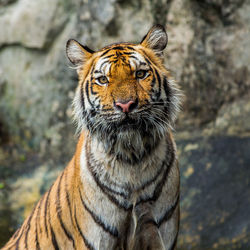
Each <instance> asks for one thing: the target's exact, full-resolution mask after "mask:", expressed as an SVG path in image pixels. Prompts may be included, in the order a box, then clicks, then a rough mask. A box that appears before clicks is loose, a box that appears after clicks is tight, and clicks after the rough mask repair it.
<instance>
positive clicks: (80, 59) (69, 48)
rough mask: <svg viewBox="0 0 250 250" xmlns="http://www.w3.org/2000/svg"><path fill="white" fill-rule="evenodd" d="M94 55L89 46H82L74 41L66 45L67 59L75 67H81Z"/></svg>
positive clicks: (69, 41) (71, 40)
mask: <svg viewBox="0 0 250 250" xmlns="http://www.w3.org/2000/svg"><path fill="white" fill-rule="evenodd" d="M93 53H94V51H93V50H91V49H90V48H88V47H87V46H84V45H82V44H80V43H79V42H77V41H76V40H74V39H70V40H68V42H67V44H66V54H67V57H68V58H69V60H70V61H71V62H72V63H73V64H74V65H77V66H79V65H82V64H84V63H85V61H86V60H87V59H89V58H90V57H91V56H92V54H93Z"/></svg>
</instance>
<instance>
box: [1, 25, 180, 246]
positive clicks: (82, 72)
mask: <svg viewBox="0 0 250 250" xmlns="http://www.w3.org/2000/svg"><path fill="white" fill-rule="evenodd" d="M166 44H167V34H166V32H165V30H164V28H163V27H162V26H160V25H156V26H153V27H152V28H151V29H150V31H149V32H148V34H147V35H146V36H145V37H144V38H143V40H142V42H141V43H140V44H132V43H119V44H113V45H110V46H107V47H105V48H103V49H101V50H100V51H97V52H94V51H92V50H90V49H89V48H87V47H86V46H82V45H81V44H79V43H78V42H76V41H75V40H69V42H68V44H67V55H68V57H69V59H70V61H71V62H72V63H73V64H74V65H75V67H76V69H77V72H78V75H79V86H78V88H77V90H76V95H75V99H74V102H73V106H74V116H75V120H76V122H77V125H78V132H79V133H80V136H79V141H78V144H77V147H76V153H75V155H74V156H73V158H72V160H71V162H70V163H69V165H68V166H67V167H66V168H65V170H64V171H63V173H62V174H61V175H60V176H59V177H58V178H57V180H56V181H55V183H54V184H53V185H52V187H51V188H50V189H49V191H48V192H47V193H46V194H45V195H44V196H43V197H42V198H41V200H40V201H39V202H38V203H37V205H36V206H35V208H34V209H33V211H32V213H31V214H30V216H29V217H28V218H27V219H26V220H25V221H24V223H23V225H22V226H21V227H20V229H18V230H17V231H16V233H15V234H14V235H13V236H12V238H11V239H10V240H9V242H8V243H7V244H6V245H5V247H4V248H3V249H90V250H96V249H131V250H135V249H176V242H177V236H178V228H179V170H178V164H177V158H176V147H175V143H174V140H173V137H172V134H171V128H172V125H173V122H174V120H175V118H176V114H177V111H178V105H179V99H180V98H179V97H180V92H179V90H178V86H177V85H176V84H175V83H174V81H173V80H172V79H171V76H170V73H169V72H168V71H167V70H166V68H165V67H164V65H163V57H162V51H163V49H164V48H165V47H166ZM124 103H125V104H126V103H127V104H126V105H127V106H124V105H125V104H124ZM128 103H132V104H131V105H130V106H128ZM119 105H120V106H119ZM122 105H123V106H122ZM121 107H122V108H121ZM123 107H125V108H123ZM124 110H125V111H124Z"/></svg>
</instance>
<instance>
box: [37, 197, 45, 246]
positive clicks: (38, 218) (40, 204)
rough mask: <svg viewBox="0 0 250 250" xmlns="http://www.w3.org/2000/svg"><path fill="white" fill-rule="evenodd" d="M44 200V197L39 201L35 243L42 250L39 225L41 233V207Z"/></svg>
mask: <svg viewBox="0 0 250 250" xmlns="http://www.w3.org/2000/svg"><path fill="white" fill-rule="evenodd" d="M43 199H44V195H43V197H42V198H41V200H40V201H39V205H38V208H37V215H36V232H35V233H36V238H35V242H36V249H38V250H39V249H40V244H39V239H38V224H39V228H40V232H41V225H40V213H41V206H42V202H43Z"/></svg>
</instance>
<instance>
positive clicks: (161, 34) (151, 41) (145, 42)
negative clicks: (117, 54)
mask: <svg viewBox="0 0 250 250" xmlns="http://www.w3.org/2000/svg"><path fill="white" fill-rule="evenodd" d="M167 43H168V35H167V33H166V31H165V28H164V27H163V26H162V25H160V24H156V25H154V26H153V27H152V28H151V29H150V30H149V31H148V33H147V35H146V36H144V38H143V39H142V41H141V45H142V46H144V47H146V48H149V49H152V50H153V51H154V52H155V53H156V54H157V55H158V56H162V55H163V50H164V49H165V48H166V46H167Z"/></svg>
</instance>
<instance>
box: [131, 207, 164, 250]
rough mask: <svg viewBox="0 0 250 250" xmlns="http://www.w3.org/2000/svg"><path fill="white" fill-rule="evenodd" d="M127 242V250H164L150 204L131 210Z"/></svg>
mask: <svg viewBox="0 0 250 250" xmlns="http://www.w3.org/2000/svg"><path fill="white" fill-rule="evenodd" d="M127 242H128V243H127V244H128V247H127V249H131V250H138V249H141V250H165V246H164V243H163V240H162V237H161V233H160V230H159V228H158V225H157V223H156V222H155V219H154V216H153V213H152V207H151V205H150V204H148V203H145V204H140V205H138V206H136V207H135V208H134V209H133V211H132V216H131V224H130V233H129V235H128V240H127Z"/></svg>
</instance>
